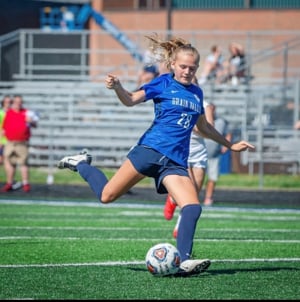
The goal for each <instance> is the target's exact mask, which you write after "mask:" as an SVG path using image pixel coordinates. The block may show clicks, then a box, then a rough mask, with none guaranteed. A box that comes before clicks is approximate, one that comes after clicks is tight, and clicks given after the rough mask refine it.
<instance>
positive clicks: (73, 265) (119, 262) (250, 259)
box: [0, 258, 300, 268]
mask: <svg viewBox="0 0 300 302" xmlns="http://www.w3.org/2000/svg"><path fill="white" fill-rule="evenodd" d="M299 261H300V258H249V259H215V260H211V262H212V263H219V262H239V263H244V262H299ZM122 265H145V261H144V260H136V261H107V262H86V263H49V264H2V265H0V268H34V267H37V268H38V267H42V268H44V267H68V266H69V267H79V266H122Z"/></svg>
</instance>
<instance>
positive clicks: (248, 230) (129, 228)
mask: <svg viewBox="0 0 300 302" xmlns="http://www.w3.org/2000/svg"><path fill="white" fill-rule="evenodd" d="M0 229H4V230H10V229H11V230H47V231H52V230H53V231H57V230H66V231H136V230H137V228H136V227H88V226H85V227H81V226H72V227H69V226H63V227H62V226H55V227H54V226H16V225H14V226H0ZM143 229H147V230H148V229H149V226H145V227H139V230H143ZM169 229H170V227H157V228H156V227H151V230H150V231H152V230H154V231H157V230H169ZM201 231H202V232H239V233H240V232H254V233H255V232H259V233H262V232H264V233H300V229H297V230H291V229H263V228H262V229H260V228H222V229H220V228H202V227H201Z"/></svg>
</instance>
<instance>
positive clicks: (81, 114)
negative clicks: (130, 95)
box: [0, 32, 300, 174]
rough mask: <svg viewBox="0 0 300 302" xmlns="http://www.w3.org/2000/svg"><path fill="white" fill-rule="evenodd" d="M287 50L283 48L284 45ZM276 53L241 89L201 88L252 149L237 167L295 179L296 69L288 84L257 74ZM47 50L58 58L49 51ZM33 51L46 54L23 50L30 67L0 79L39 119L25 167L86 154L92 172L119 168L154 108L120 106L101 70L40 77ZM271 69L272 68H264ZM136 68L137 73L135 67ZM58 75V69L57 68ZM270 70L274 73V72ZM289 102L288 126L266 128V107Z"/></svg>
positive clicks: (263, 54)
mask: <svg viewBox="0 0 300 302" xmlns="http://www.w3.org/2000/svg"><path fill="white" fill-rule="evenodd" d="M33 34H34V33H33ZM38 34H39V35H42V34H43V33H41V32H39V33H38ZM23 38H24V37H23ZM29 40H30V39H29ZM33 40H34V39H33ZM14 41H16V40H15V39H14ZM298 42H299V39H298V40H297V39H296V40H295V39H293V47H294V45H297V47H298V46H299V44H300V43H298ZM25 44H26V43H24V45H25ZM285 45H287V43H282V44H281V46H285ZM0 46H1V41H0ZM277 49H278V47H277V46H276V48H272V49H270V48H269V47H268V48H266V49H264V50H261V51H260V52H259V53H258V54H257V56H253V57H251V59H252V60H250V62H253V64H255V59H256V60H257V62H258V63H257V65H259V68H260V69H258V68H257V67H256V69H255V68H254V67H255V66H254V65H251V70H252V72H253V71H254V74H255V79H254V80H253V81H251V82H249V83H247V84H241V85H238V86H233V85H231V84H226V85H211V84H210V83H207V84H205V85H204V86H203V90H204V95H205V98H206V99H207V100H208V101H210V102H213V103H215V104H216V106H217V113H218V114H220V115H222V116H224V117H225V118H226V119H227V120H228V121H229V123H230V125H231V129H232V130H233V134H234V139H246V140H249V141H250V142H251V143H253V144H254V145H255V146H256V150H255V151H254V152H243V153H242V154H241V165H243V166H247V168H248V171H249V173H254V172H255V170H256V169H255V167H256V166H257V165H263V164H265V163H271V164H272V163H284V164H286V165H287V167H288V168H287V170H285V171H284V172H285V173H293V174H297V173H300V168H299V166H300V146H299V141H300V131H297V130H293V127H292V124H293V121H295V120H297V119H299V102H300V97H299V95H300V89H299V85H300V84H299V74H300V73H299V69H297V70H295V69H294V70H293V74H292V76H291V75H289V74H286V78H281V77H276V79H274V78H273V79H271V80H270V77H269V75H262V76H261V77H260V76H259V70H265V69H264V68H263V63H262V62H268V61H270V60H271V59H270V58H272V57H273V56H274V55H275V56H276V55H277V56H278V50H277ZM283 49H285V48H284V47H283ZM51 51H52V53H55V50H54V49H51ZM61 51H62V49H61ZM107 51H108V50H107ZM35 52H36V53H37V54H39V52H40V53H41V52H43V53H47V51H46V50H45V49H43V51H41V49H40V50H34V49H32V48H28V49H27V48H25V49H23V51H20V53H24V58H25V57H30V55H31V54H32V59H30V60H28V61H29V63H28V62H26V60H25V59H24V60H20V61H21V63H22V64H24V66H23V67H22V68H20V71H19V72H18V73H16V74H15V75H14V79H13V80H12V81H0V97H2V96H4V95H6V94H9V95H16V94H20V95H22V96H23V99H24V102H25V106H26V107H28V108H30V109H32V110H35V111H36V112H37V113H38V114H39V116H40V120H39V124H38V127H37V128H33V129H32V138H31V140H30V164H31V165H32V166H41V167H50V168H53V167H55V166H56V163H57V161H58V160H59V159H61V158H62V157H63V156H65V155H67V154H73V153H77V152H78V151H80V150H81V149H82V148H88V149H89V150H90V152H91V153H92V155H93V163H94V164H95V165H96V166H101V167H112V168H116V167H118V166H119V165H120V164H121V163H122V161H123V160H124V158H125V156H126V154H127V152H128V151H129V149H130V148H131V147H132V146H133V145H134V144H135V143H136V142H137V140H138V138H139V137H140V135H141V134H142V133H143V132H144V131H145V130H146V129H147V128H148V127H149V126H150V125H151V122H152V119H153V106H152V102H151V101H149V102H146V103H145V104H140V105H139V106H134V107H129V108H128V107H125V106H124V105H122V104H121V103H120V101H119V100H118V98H117V97H116V95H115V93H114V92H113V91H111V90H109V89H107V88H105V85H104V81H103V75H104V74H105V73H106V72H100V73H99V75H101V77H99V78H94V79H93V80H91V78H89V77H88V76H86V75H87V74H88V73H87V72H86V71H87V69H86V68H88V67H87V66H81V65H80V68H82V70H83V71H84V72H82V73H79V74H78V75H70V74H69V77H68V75H66V74H62V73H58V74H55V73H53V72H55V66H46V65H44V63H43V65H41V66H43V68H46V67H47V68H48V71H49V73H47V71H46V72H44V73H43V74H40V73H39V72H40V71H41V68H42V67H41V66H40V67H39V66H31V65H30V62H34V61H35V60H34V58H35V57H34V54H35ZM290 52H291V53H292V55H293V56H296V55H298V54H299V57H300V52H299V50H298V48H297V49H296V50H295V49H294V48H291V49H290ZM83 53H85V51H84V52H83ZM25 54H27V55H25ZM37 61H38V60H37ZM82 61H84V60H82ZM26 64H27V65H26ZM31 64H32V63H31ZM45 66H46V67H45ZM268 66H272V64H271V63H270V64H269V62H268ZM123 67H124V66H123ZM102 68H105V66H102ZM111 68H113V66H112V67H111ZM276 68H277V69H276V74H277V75H278V74H280V73H281V74H284V72H279V69H280V68H278V66H276ZM125 69H126V68H125V67H124V70H125ZM133 69H135V71H134V72H135V73H134V74H135V75H136V70H137V67H136V66H135V67H134V68H133ZM57 70H58V71H61V70H60V69H59V68H57ZM103 70H104V69H103ZM103 70H102V71H103ZM280 70H281V69H280ZM125 72H128V70H127V69H126V70H125V71H124V73H121V75H120V78H121V79H122V83H123V85H124V87H126V88H127V89H128V90H134V89H135V88H136V87H135V84H136V83H135V81H133V80H132V79H133V78H132V77H130V76H129V77H128V76H127V74H126V73H125ZM268 72H269V74H272V73H274V70H273V71H270V70H269V71H268ZM297 74H298V76H297ZM266 78H267V81H265V79H266ZM126 79H127V81H126ZM286 100H291V101H292V102H293V103H294V105H295V110H294V113H293V117H292V119H289V120H288V122H289V123H288V124H287V125H281V124H280V125H279V124H277V125H276V124H272V123H270V122H269V117H270V112H271V111H272V110H271V109H272V108H275V107H277V106H280V105H282V104H283V103H285V102H286Z"/></svg>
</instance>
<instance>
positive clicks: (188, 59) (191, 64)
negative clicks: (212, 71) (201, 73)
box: [171, 51, 199, 85]
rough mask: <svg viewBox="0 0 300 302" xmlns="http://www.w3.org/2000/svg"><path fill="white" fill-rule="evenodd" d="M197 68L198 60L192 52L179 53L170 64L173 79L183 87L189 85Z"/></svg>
mask: <svg viewBox="0 0 300 302" xmlns="http://www.w3.org/2000/svg"><path fill="white" fill-rule="evenodd" d="M198 67H199V58H198V56H196V55H195V54H194V53H192V52H186V51H180V52H179V53H177V56H176V58H175V60H174V61H172V63H171V69H172V71H173V73H174V79H175V80H176V81H178V82H179V83H181V84H183V85H190V84H191V83H192V82H193V78H194V76H195V74H196V72H197V69H198Z"/></svg>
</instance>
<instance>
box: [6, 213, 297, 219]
mask: <svg viewBox="0 0 300 302" xmlns="http://www.w3.org/2000/svg"><path fill="white" fill-rule="evenodd" d="M15 215H16V217H11V216H8V217H5V213H3V214H1V220H2V221H4V220H9V221H13V220H17V221H19V220H20V217H19V215H22V216H24V217H26V221H57V219H59V218H60V217H62V218H61V219H66V220H67V221H69V222H70V221H78V218H79V217H80V218H87V219H88V218H90V219H97V220H98V219H100V218H105V217H108V218H109V221H110V222H114V221H120V219H122V217H138V218H141V217H151V219H148V218H147V221H148V222H157V221H161V220H162V219H163V214H162V213H154V212H147V211H143V213H141V211H139V212H136V211H126V212H119V213H117V214H116V213H95V214H86V213H69V214H68V213H64V214H61V213H58V214H56V213H47V214H42V213H39V214H37V213H34V214H28V213H26V214H24V215H23V214H17V213H16V214H15ZM40 216H41V217H40ZM111 217H113V218H111ZM174 217H177V215H174ZM201 219H218V220H220V219H222V220H223V219H224V220H225V219H239V221H241V220H249V221H257V220H259V221H300V216H297V215H295V216H294V215H278V214H276V215H270V216H269V215H263V216H260V215H258V216H254V215H238V214H228V213H223V214H222V213H220V214H214V213H202V215H201Z"/></svg>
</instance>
